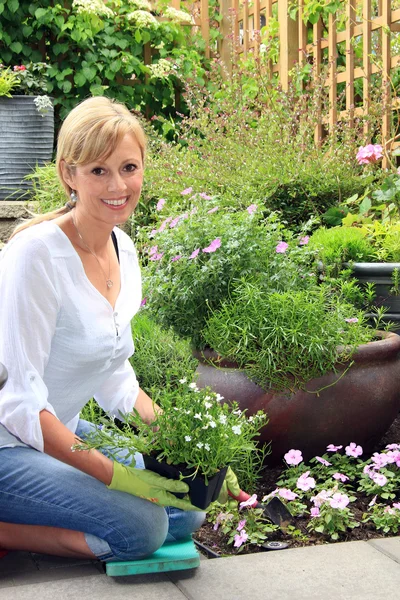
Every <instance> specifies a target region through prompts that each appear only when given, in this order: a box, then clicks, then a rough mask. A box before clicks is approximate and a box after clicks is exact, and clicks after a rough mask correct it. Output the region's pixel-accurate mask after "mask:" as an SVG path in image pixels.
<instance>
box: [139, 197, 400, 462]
mask: <svg viewBox="0 0 400 600" xmlns="http://www.w3.org/2000/svg"><path fill="white" fill-rule="evenodd" d="M166 208H167V204H166V205H165V206H164V207H163V210H165V209H166ZM215 208H216V207H215V206H214V207H212V205H211V206H210V205H208V206H206V207H202V208H199V209H198V210H197V212H196V211H194V208H192V209H191V210H190V211H187V212H186V213H184V214H183V215H169V216H168V217H166V218H165V217H164V218H163V220H162V222H161V224H160V225H159V226H158V227H157V228H153V229H152V231H151V232H150V240H148V239H147V240H145V238H144V234H145V230H143V231H142V240H145V241H144V244H143V246H142V255H143V262H144V269H143V273H144V279H145V284H146V290H147V292H146V294H147V295H148V300H147V304H146V308H147V309H149V310H152V312H153V314H154V315H155V317H156V318H158V319H160V320H161V321H162V322H163V323H164V324H168V325H172V326H173V327H174V328H175V329H176V330H177V331H178V333H180V335H184V336H186V337H188V338H189V339H191V341H192V344H193V346H194V347H195V348H196V349H197V356H198V358H199V359H200V364H199V367H198V381H197V382H198V385H199V386H200V387H202V386H208V385H209V386H211V387H212V389H214V390H215V391H216V392H218V393H220V394H221V395H222V396H224V398H225V400H227V401H237V402H238V403H239V406H240V408H241V409H247V410H248V412H249V414H252V413H253V412H254V413H257V411H259V410H264V411H265V412H266V413H267V414H268V418H269V422H268V424H267V425H266V426H265V427H264V428H263V430H262V432H261V438H260V439H261V440H262V441H269V440H271V441H272V457H273V458H274V459H275V458H276V459H279V458H280V457H281V455H282V453H283V452H286V451H287V450H288V448H290V447H301V448H303V449H304V452H305V455H308V454H310V455H311V454H312V453H315V452H318V451H321V450H322V449H323V448H324V447H325V446H326V445H327V444H328V443H332V440H335V439H336V440H337V442H335V443H348V442H349V439H350V438H351V437H352V433H353V430H354V428H355V427H356V428H357V429H358V430H359V436H360V440H361V441H362V443H364V445H365V446H366V447H368V445H369V444H372V443H373V441H374V440H375V439H377V438H379V437H380V436H381V435H382V434H383V433H384V431H385V430H386V429H387V428H388V427H389V426H390V424H391V422H392V421H393V419H394V418H395V416H396V414H397V412H398V410H399V402H400V394H399V392H400V384H399V383H398V378H397V376H396V374H395V373H396V369H398V368H399V366H400V365H399V358H398V353H399V350H400V338H398V336H396V335H394V334H389V333H382V334H378V335H380V336H381V337H382V338H383V339H378V340H374V336H375V331H374V328H372V327H369V326H368V324H367V323H366V321H365V318H364V311H363V310H361V309H360V308H357V307H356V303H355V300H354V297H356V299H357V301H359V300H360V296H361V297H362V296H363V294H362V291H361V290H360V289H359V288H358V287H357V286H356V285H344V284H343V285H341V286H339V285H334V284H333V283H332V282H331V281H320V279H319V274H318V270H317V267H316V251H315V250H313V249H311V248H310V246H309V243H308V241H309V238H308V236H306V235H304V232H303V231H301V232H299V233H297V234H295V233H293V232H289V231H287V230H286V229H285V228H284V227H283V225H282V223H280V222H279V219H278V218H277V216H276V215H270V216H269V217H267V218H264V217H263V212H264V211H263V210H262V206H258V207H249V208H251V210H245V211H242V212H236V213H235V212H233V210H232V209H229V208H227V209H224V210H223V209H218V210H215ZM213 211H215V212H213ZM250 213H251V214H250ZM378 321H379V314H378ZM199 351H200V352H199ZM375 353H376V355H375ZM372 355H374V356H372ZM356 389H359V395H358V396H356V395H355V390H356ZM270 460H271V459H270Z"/></svg>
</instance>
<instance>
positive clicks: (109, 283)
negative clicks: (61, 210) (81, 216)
mask: <svg viewBox="0 0 400 600" xmlns="http://www.w3.org/2000/svg"><path fill="white" fill-rule="evenodd" d="M71 217H72V215H71ZM72 223H73V225H74V227H75V229H76V233H77V234H78V236H79V239H80V240H81V242H82V244H83V245H84V246H85V248H86V249H87V250H89V252H90V254H91V255H92V256H94V257H95V259H96V260H97V262H98V263H99V267H100V269H101V270H102V272H103V274H104V277H105V280H106V285H107V287H108V289H110V288H112V286H113V285H114V282H113V281H112V279H110V274H111V260H110V252H108V277H107V274H106V272H105V270H104V269H103V267H102V266H101V263H100V261H99V259H98V258H97V256H96V255H95V253H94V252H93V250H91V249H90V248H89V246H88V245H87V243H86V242H85V240H84V239H83V237H82V236H81V234H80V232H79V229H78V228H77V226H76V223H75V219H74V217H72Z"/></svg>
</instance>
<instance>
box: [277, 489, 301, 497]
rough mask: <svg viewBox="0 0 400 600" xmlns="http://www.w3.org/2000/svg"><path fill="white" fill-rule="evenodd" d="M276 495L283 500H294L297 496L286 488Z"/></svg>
mask: <svg viewBox="0 0 400 600" xmlns="http://www.w3.org/2000/svg"><path fill="white" fill-rule="evenodd" d="M278 494H279V496H280V497H281V498H284V499H285V500H294V499H295V498H298V496H299V495H298V494H295V493H294V492H292V490H288V489H287V488H281V489H279V490H278Z"/></svg>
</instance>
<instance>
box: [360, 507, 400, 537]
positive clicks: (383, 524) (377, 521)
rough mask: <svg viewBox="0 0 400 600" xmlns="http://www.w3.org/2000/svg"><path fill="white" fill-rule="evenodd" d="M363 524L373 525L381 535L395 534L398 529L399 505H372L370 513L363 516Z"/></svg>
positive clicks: (399, 523)
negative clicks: (381, 532)
mask: <svg viewBox="0 0 400 600" xmlns="http://www.w3.org/2000/svg"><path fill="white" fill-rule="evenodd" d="M363 523H373V524H374V525H375V527H376V529H378V530H381V531H383V533H393V534H396V533H397V532H398V531H399V529H400V505H399V503H395V504H393V505H392V506H387V505H385V504H374V506H373V507H372V510H371V511H370V513H365V514H364V519H363Z"/></svg>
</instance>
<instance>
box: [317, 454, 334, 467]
mask: <svg viewBox="0 0 400 600" xmlns="http://www.w3.org/2000/svg"><path fill="white" fill-rule="evenodd" d="M315 459H316V460H317V461H318V462H320V463H321V465H324V467H330V466H331V464H332V463H330V462H329V461H327V460H325V458H322V456H316V457H315Z"/></svg>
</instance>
